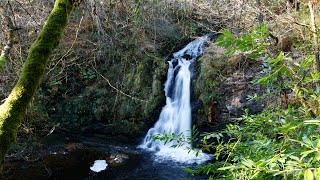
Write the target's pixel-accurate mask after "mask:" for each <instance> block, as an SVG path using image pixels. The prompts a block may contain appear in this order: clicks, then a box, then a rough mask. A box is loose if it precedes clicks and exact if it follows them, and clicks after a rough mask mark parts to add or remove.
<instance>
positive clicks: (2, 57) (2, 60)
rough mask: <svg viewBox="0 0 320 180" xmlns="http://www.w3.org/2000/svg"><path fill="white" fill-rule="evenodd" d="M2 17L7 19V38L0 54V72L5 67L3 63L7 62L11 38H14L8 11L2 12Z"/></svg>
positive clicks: (11, 43) (11, 42) (11, 44)
mask: <svg viewBox="0 0 320 180" xmlns="http://www.w3.org/2000/svg"><path fill="white" fill-rule="evenodd" d="M4 17H5V19H6V21H7V27H8V32H7V38H8V39H7V44H6V46H5V47H4V48H3V50H2V52H1V55H0V74H1V73H2V72H3V70H4V67H5V64H6V62H7V59H8V56H9V53H10V50H11V48H12V46H13V39H14V36H13V31H14V29H15V27H14V25H13V23H12V20H11V18H10V16H9V14H8V13H4Z"/></svg>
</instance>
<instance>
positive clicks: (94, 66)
mask: <svg viewBox="0 0 320 180" xmlns="http://www.w3.org/2000/svg"><path fill="white" fill-rule="evenodd" d="M93 62H94V64H91V65H92V67H93V69H94V70H95V72H96V73H97V74H98V75H99V76H101V77H102V78H103V79H104V80H106V81H107V83H108V85H109V86H110V87H111V88H112V89H114V90H116V91H117V92H119V93H120V94H122V95H124V96H127V97H129V98H131V99H134V100H137V101H140V102H145V103H147V102H149V100H144V99H140V98H137V97H134V96H131V95H129V94H127V93H125V92H123V91H121V90H120V89H118V88H116V87H114V86H113V85H112V84H111V83H110V80H109V79H108V78H106V77H104V76H103V75H102V74H101V73H100V72H99V71H98V70H97V69H96V62H95V60H93Z"/></svg>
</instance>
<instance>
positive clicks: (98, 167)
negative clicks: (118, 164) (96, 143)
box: [90, 160, 108, 172]
mask: <svg viewBox="0 0 320 180" xmlns="http://www.w3.org/2000/svg"><path fill="white" fill-rule="evenodd" d="M107 166H108V164H107V162H106V160H95V161H94V164H93V166H92V167H90V169H91V171H94V172H100V171H103V170H105V169H106V168H107Z"/></svg>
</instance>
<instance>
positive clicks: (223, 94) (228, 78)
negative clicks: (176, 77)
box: [193, 44, 265, 127]
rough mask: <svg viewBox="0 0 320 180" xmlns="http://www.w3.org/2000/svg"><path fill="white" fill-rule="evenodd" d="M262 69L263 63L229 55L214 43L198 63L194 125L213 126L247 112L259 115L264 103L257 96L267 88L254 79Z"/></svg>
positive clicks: (194, 83) (243, 56)
mask: <svg viewBox="0 0 320 180" xmlns="http://www.w3.org/2000/svg"><path fill="white" fill-rule="evenodd" d="M261 70H262V61H259V60H253V59H249V58H248V57H246V56H245V55H243V54H235V55H232V56H230V55H226V54H225V53H224V49H222V48H220V47H217V46H216V45H215V44H211V45H210V46H209V47H208V49H207V50H206V52H205V53H204V55H203V56H202V57H201V58H200V59H199V60H198V62H197V68H196V74H197V78H196V79H194V81H193V85H194V89H195V93H194V98H193V102H194V103H193V104H194V107H195V108H194V113H193V119H194V122H195V124H197V125H198V126H202V127H214V126H219V124H225V123H228V122H230V121H232V119H234V118H238V117H240V116H241V115H242V114H243V113H244V110H245V109H248V110H249V113H251V114H254V113H257V112H260V111H261V110H262V109H263V108H264V105H265V102H264V100H263V98H262V99H259V100H257V99H258V98H257V97H260V96H261V95H262V94H263V92H264V88H263V87H261V86H260V85H259V84H257V83H255V82H254V80H256V79H258V78H259V77H260V73H261Z"/></svg>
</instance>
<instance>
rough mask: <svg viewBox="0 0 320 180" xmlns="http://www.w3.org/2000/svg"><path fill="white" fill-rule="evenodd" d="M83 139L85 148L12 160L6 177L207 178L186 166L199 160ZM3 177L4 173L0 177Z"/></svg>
mask: <svg viewBox="0 0 320 180" xmlns="http://www.w3.org/2000/svg"><path fill="white" fill-rule="evenodd" d="M78 143H81V144H82V145H83V147H85V148H83V147H82V148H79V149H76V150H72V151H70V152H68V151H66V150H61V149H60V150H59V148H58V149H54V150H51V151H50V152H47V153H45V154H41V155H36V156H30V157H29V158H28V159H25V158H24V159H13V160H8V161H7V163H6V164H5V169H4V177H2V179H7V180H11V179H12V180H13V179H14V180H20V179H26V180H33V179H34V180H38V179H50V180H82V179H83V180H104V179H107V180H109V179H110V180H113V179H115V180H125V179H128V180H129V179H130V180H135V179H137V180H138V179H141V180H193V179H206V177H205V176H192V175H191V174H189V173H187V172H185V171H184V170H183V169H182V167H183V166H185V167H190V168H193V167H196V164H191V165H190V164H183V163H178V162H174V161H171V160H166V161H162V162H156V161H154V155H153V153H152V152H147V151H144V150H141V149H137V148H136V145H128V144H121V143H115V142H112V141H105V140H97V139H93V138H92V139H90V138H86V139H83V140H81V141H79V142H78ZM118 154H122V155H123V154H124V155H126V156H127V157H126V158H125V159H124V161H123V162H122V163H119V164H117V163H114V164H110V163H108V164H109V165H108V167H107V169H106V170H104V171H102V172H99V173H95V172H93V171H91V170H90V166H92V165H93V163H94V161H95V160H98V159H107V161H110V157H112V155H118ZM0 179H1V177H0Z"/></svg>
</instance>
